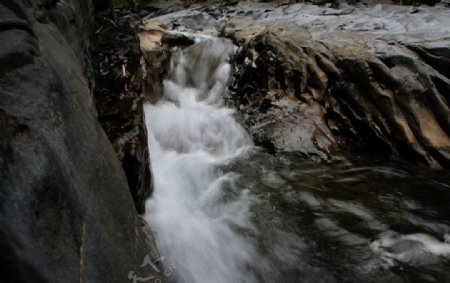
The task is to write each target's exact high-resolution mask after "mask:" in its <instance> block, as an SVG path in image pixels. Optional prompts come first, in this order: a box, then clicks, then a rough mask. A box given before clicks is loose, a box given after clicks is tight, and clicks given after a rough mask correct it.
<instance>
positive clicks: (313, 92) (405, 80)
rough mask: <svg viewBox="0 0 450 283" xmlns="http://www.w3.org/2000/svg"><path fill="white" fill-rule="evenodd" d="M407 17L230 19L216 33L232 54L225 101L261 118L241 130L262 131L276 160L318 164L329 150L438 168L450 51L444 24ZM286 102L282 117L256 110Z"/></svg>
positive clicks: (377, 13) (397, 13) (380, 10)
mask: <svg viewBox="0 0 450 283" xmlns="http://www.w3.org/2000/svg"><path fill="white" fill-rule="evenodd" d="M252 5H256V4H252ZM261 9H262V8H261ZM280 9H283V10H282V11H281V10H280ZM254 10H255V9H254ZM411 11H413V8H410V7H399V6H391V5H378V6H371V7H353V8H351V9H348V8H345V9H342V10H339V9H330V8H321V7H316V6H305V5H291V6H290V7H289V8H288V9H285V8H274V9H273V11H270V12H267V13H264V14H265V15H263V16H261V17H255V16H252V17H249V16H242V15H240V16H239V17H234V18H233V17H232V18H231V19H230V20H229V21H228V23H227V26H226V29H225V33H226V35H227V36H228V37H231V38H232V39H233V40H234V41H235V42H236V43H238V44H240V45H241V46H242V48H241V49H240V52H239V53H238V54H237V56H236V58H235V64H236V67H237V68H238V71H237V73H238V74H239V75H237V76H236V82H234V85H235V86H236V87H234V88H233V90H234V96H233V97H234V100H235V101H236V103H237V105H241V104H243V102H245V103H244V104H247V105H245V107H241V109H242V111H244V112H245V113H248V114H249V116H252V117H254V116H255V115H256V116H257V117H261V118H258V119H259V122H258V123H256V124H253V123H252V122H250V123H247V125H248V128H249V130H250V131H251V132H252V131H253V130H254V129H255V127H256V128H260V127H261V125H264V126H263V128H268V129H269V130H268V131H263V134H262V135H263V136H264V137H265V139H268V140H270V141H271V144H273V145H274V147H275V148H276V150H281V151H291V150H294V151H299V152H302V153H304V154H305V155H311V154H312V155H318V156H320V158H325V159H326V158H327V156H330V154H332V153H333V151H335V150H336V149H339V148H340V149H344V150H348V149H351V150H355V149H358V150H361V151H364V152H372V153H375V154H383V155H390V156H400V157H403V158H407V159H409V160H412V161H415V162H421V163H425V164H429V165H431V166H443V167H448V166H449V165H450V163H449V159H448V156H449V154H448V153H449V150H450V139H449V136H448V135H449V134H450V127H449V126H450V125H449V122H448V121H449V104H448V100H447V93H448V88H449V82H450V81H449V80H448V79H449V74H448V71H447V70H449V69H450V65H449V64H448V60H449V59H448V58H449V51H450V49H449V46H450V44H449V41H448V38H447V37H446V36H445V33H447V32H449V31H448V28H442V27H448V19H449V18H450V17H449V16H450V14H449V12H448V10H445V9H441V8H439V7H429V8H426V9H425V8H422V9H420V11H418V12H416V13H413V14H411ZM430 15H432V17H433V20H431V21H429V20H428V19H429V17H430ZM271 17H274V19H273V20H271ZM382 18H383V19H386V20H381V19H382ZM406 19H408V20H406ZM409 23H411V24H409ZM250 26H251V27H250ZM437 26H439V27H440V28H439V29H436V28H434V27H437ZM243 27H250V28H243ZM239 58H244V59H243V60H242V59H239ZM286 99H288V100H289V101H291V102H290V103H288V105H290V107H288V108H286V109H283V107H279V108H273V110H268V113H269V114H270V113H271V111H272V112H273V113H276V114H273V115H268V114H267V113H261V112H264V111H260V110H259V107H260V105H259V103H258V102H259V101H267V100H270V101H271V104H274V105H277V104H280V103H281V104H283V105H285V104H286V103H285V102H284V101H286ZM265 104H266V105H268V102H265ZM292 109H294V110H292ZM277 112H279V113H277ZM293 117H301V118H299V119H298V120H297V121H296V122H291V120H292V119H296V118H293ZM266 125H268V126H266ZM258 133H261V131H259V130H258ZM257 139H260V138H258V137H257ZM280 139H281V141H283V142H279V140H280ZM286 140H296V142H293V143H289V142H288V143H287V142H286ZM291 144H297V147H295V146H292V145H291Z"/></svg>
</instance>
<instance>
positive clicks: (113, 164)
mask: <svg viewBox="0 0 450 283" xmlns="http://www.w3.org/2000/svg"><path fill="white" fill-rule="evenodd" d="M42 3H44V2H43V1H9V0H4V1H3V0H2V1H0V15H2V16H1V20H0V27H2V28H1V29H0V38H1V41H0V45H1V48H0V62H1V63H2V65H1V77H0V129H1V130H0V209H1V214H0V243H1V244H0V247H1V251H0V260H1V261H0V263H1V274H0V278H1V281H2V282H127V281H129V277H128V276H129V274H130V272H131V271H133V272H134V273H135V274H138V275H140V276H141V277H146V276H149V275H155V276H158V274H159V273H157V272H155V270H153V269H152V268H151V267H149V266H144V267H141V264H142V262H143V260H144V258H145V255H147V254H149V255H150V256H151V257H155V256H157V254H156V253H155V252H154V251H153V250H152V243H151V242H149V239H148V237H147V236H146V235H145V233H144V232H143V230H142V227H141V223H140V221H139V218H138V216H137V213H136V210H135V208H134V205H133V200H132V197H131V194H130V191H129V187H128V184H127V179H126V176H125V174H124V171H123V169H122V167H121V164H120V162H119V161H118V159H117V157H116V155H115V153H114V150H113V148H112V146H111V143H110V142H109V141H108V138H107V137H106V135H105V133H104V131H103V129H102V128H101V127H100V125H99V123H98V121H97V117H96V110H95V106H94V103H93V97H92V95H91V91H90V88H89V84H88V81H87V79H86V73H85V71H86V67H87V64H86V63H84V62H88V58H87V57H86V55H85V54H86V53H85V51H86V50H85V49H86V48H87V47H88V45H89V42H88V41H85V40H86V39H87V38H89V33H90V32H91V30H90V27H91V25H92V15H93V9H92V4H91V3H90V1H69V0H67V1H50V2H49V1H47V2H45V3H44V4H42ZM35 15H40V18H39V19H36V18H35ZM83 61H84V62H83Z"/></svg>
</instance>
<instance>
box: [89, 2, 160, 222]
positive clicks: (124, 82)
mask: <svg viewBox="0 0 450 283" xmlns="http://www.w3.org/2000/svg"><path fill="white" fill-rule="evenodd" d="M114 12H115V18H114V20H112V19H108V18H105V17H100V18H99V19H98V20H97V27H96V30H97V33H96V40H95V41H94V45H95V47H94V51H95V52H94V54H93V56H94V58H95V60H94V62H95V66H94V69H95V82H96V83H95V89H94V97H95V102H96V108H97V111H98V120H99V121H100V124H101V126H102V128H103V129H104V130H105V132H106V134H107V136H108V138H109V139H110V141H111V143H112V144H113V147H114V150H115V151H116V154H117V156H118V157H119V160H120V162H121V163H122V167H123V169H124V171H125V174H126V176H127V180H128V185H129V186H130V190H131V193H132V196H133V199H134V203H135V206H136V209H137V211H138V212H139V213H144V210H145V200H146V199H147V198H148V197H149V196H150V194H151V191H152V181H151V180H152V178H151V172H150V164H149V154H148V146H147V132H146V127H145V125H144V112H143V101H144V99H143V96H142V86H143V78H142V71H141V69H140V61H141V52H140V48H139V38H138V37H137V35H136V30H135V25H136V24H137V23H138V21H139V19H140V15H139V14H137V13H136V12H134V10H130V9H125V8H122V9H115V11H114Z"/></svg>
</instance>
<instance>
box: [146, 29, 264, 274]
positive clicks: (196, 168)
mask: <svg viewBox="0 0 450 283" xmlns="http://www.w3.org/2000/svg"><path fill="white" fill-rule="evenodd" d="M234 51H235V46H233V44H232V43H231V41H229V40H227V39H218V38H207V37H204V38H201V39H198V42H197V43H196V44H194V45H193V46H190V47H188V48H185V49H182V50H178V51H176V52H175V53H174V54H173V56H172V59H171V63H170V72H169V74H168V78H167V79H166V80H165V81H164V82H163V85H164V95H163V98H162V99H161V100H160V101H159V102H158V103H156V104H155V105H151V104H147V105H145V115H146V123H147V127H148V135H149V147H150V157H151V166H152V171H153V176H154V192H153V196H152V198H151V199H149V200H148V201H147V203H146V215H145V219H146V220H147V221H148V223H149V224H150V225H151V227H152V229H153V230H154V232H155V237H156V243H157V245H158V248H159V250H160V253H161V255H162V256H163V257H164V261H165V262H164V263H165V264H168V265H171V266H173V267H174V270H173V272H172V273H171V274H169V275H168V277H169V278H168V279H169V281H175V282H214V283H219V282H227V283H228V282H251V281H256V279H255V278H254V275H253V271H252V268H251V265H252V264H254V263H253V262H255V261H257V260H258V259H257V258H256V257H257V252H256V249H255V245H254V244H253V243H252V241H251V240H250V238H249V237H246V236H245V235H246V233H245V231H251V230H252V227H251V224H250V220H249V216H250V215H249V214H250V213H249V208H250V205H251V203H252V202H253V200H252V196H251V195H250V194H249V192H248V191H246V190H242V189H238V188H237V187H236V186H235V185H234V180H235V179H236V177H237V174H236V173H233V172H229V171H227V172H225V170H224V169H223V168H224V167H226V166H227V164H230V163H231V162H233V160H235V159H236V158H237V157H238V156H241V155H243V154H244V153H245V152H248V150H249V149H251V148H252V147H253V145H252V141H251V139H250V137H249V136H248V135H247V133H246V132H245V130H244V129H243V128H242V127H241V126H240V125H239V124H238V123H237V122H236V121H235V120H234V118H233V110H232V109H230V108H227V107H225V106H224V101H223V95H224V94H225V93H226V92H227V86H228V83H229V80H230V73H231V72H230V64H229V63H228V59H229V57H230V55H231V54H232V53H233V52H234Z"/></svg>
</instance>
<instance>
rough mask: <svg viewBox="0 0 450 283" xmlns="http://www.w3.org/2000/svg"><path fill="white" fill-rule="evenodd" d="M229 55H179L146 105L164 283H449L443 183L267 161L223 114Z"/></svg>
mask: <svg viewBox="0 0 450 283" xmlns="http://www.w3.org/2000/svg"><path fill="white" fill-rule="evenodd" d="M233 51H234V46H233V45H232V44H231V42H229V41H228V40H225V39H215V38H208V37H205V38H201V39H198V42H197V43H196V44H195V45H193V46H191V47H188V48H186V49H183V50H182V51H177V52H176V53H175V54H174V55H173V56H172V61H171V66H170V73H169V76H168V78H167V80H165V81H164V97H163V98H162V99H161V100H160V101H159V102H158V103H157V104H155V105H150V104H148V105H146V106H145V113H146V119H147V126H148V132H149V146H150V155H151V165H152V171H153V174H154V193H153V196H152V198H151V199H149V200H148V202H147V205H146V220H147V221H148V222H149V223H150V225H151V227H152V229H153V231H154V233H155V237H156V242H157V245H158V248H159V250H160V253H161V254H162V255H163V256H164V257H165V262H164V263H165V264H170V265H171V266H174V267H175V269H174V272H172V273H171V274H170V275H169V276H168V279H169V281H172V282H205V283H206V282H208V283H209V282H211V283H220V282H224V283H225V282H226V283H234V282H450V271H449V270H450V186H449V185H448V184H450V181H449V179H450V178H449V176H448V175H447V173H446V172H436V171H431V170H424V169H417V168H412V167H410V166H406V165H404V164H397V163H392V162H388V161H376V160H371V161H370V162H368V161H367V160H363V159H355V160H353V161H352V162H349V161H335V162H330V163H318V162H309V161H307V160H304V159H301V158H299V157H297V156H294V155H287V154H279V155H270V154H267V153H265V152H264V151H263V150H261V149H258V148H257V147H255V146H253V144H252V142H251V139H250V137H249V136H248V135H247V133H246V132H245V130H244V129H243V128H242V127H241V126H240V125H239V124H238V123H237V122H236V121H235V119H234V117H233V113H234V112H233V110H232V109H229V108H227V107H225V106H224V102H223V95H224V94H225V92H226V91H227V85H228V83H229V80H230V65H229V64H228V62H227V60H228V57H229V56H230V54H231V53H232V52H233Z"/></svg>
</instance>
